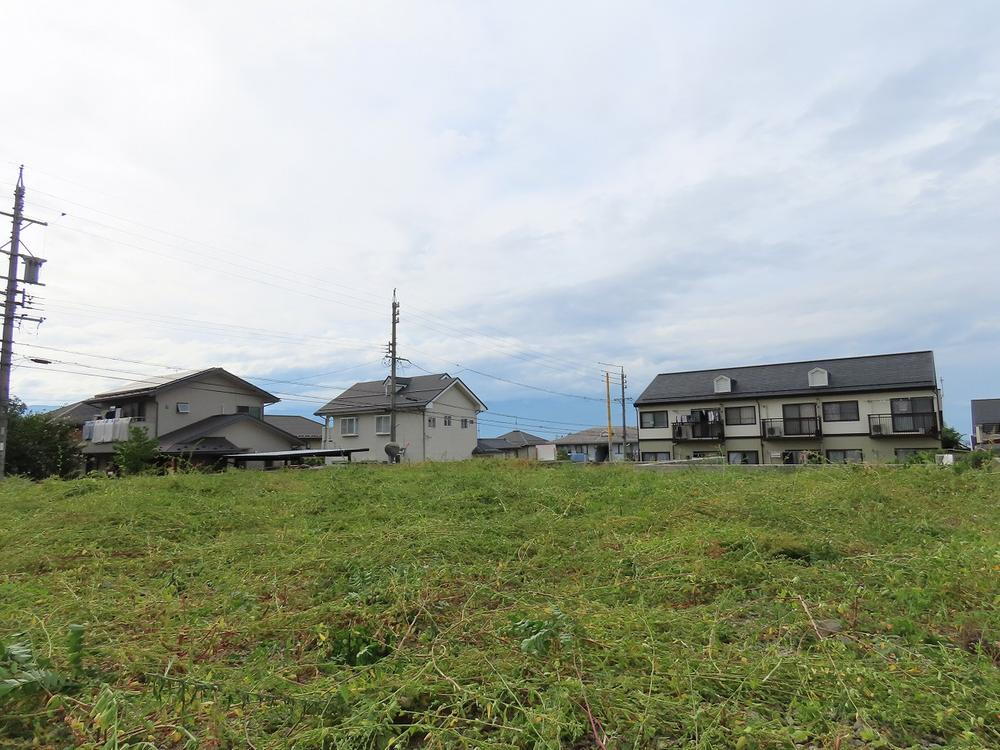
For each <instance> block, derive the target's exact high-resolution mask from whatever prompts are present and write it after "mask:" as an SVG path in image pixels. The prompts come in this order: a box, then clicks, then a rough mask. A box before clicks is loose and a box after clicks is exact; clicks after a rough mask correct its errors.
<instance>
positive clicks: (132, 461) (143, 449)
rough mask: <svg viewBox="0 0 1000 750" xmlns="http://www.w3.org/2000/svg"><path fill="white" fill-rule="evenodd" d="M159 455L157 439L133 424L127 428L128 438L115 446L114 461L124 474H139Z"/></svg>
mask: <svg viewBox="0 0 1000 750" xmlns="http://www.w3.org/2000/svg"><path fill="white" fill-rule="evenodd" d="M159 457H160V443H159V441H158V440H157V439H156V438H153V437H150V436H149V435H148V434H146V431H145V430H144V429H142V428H141V427H136V426H135V425H132V426H130V427H129V428H128V440H125V441H124V442H121V443H119V444H118V445H116V446H115V462H116V463H117V464H118V466H119V467H120V468H121V470H122V471H123V472H125V473H126V474H140V473H141V472H143V471H145V470H146V469H148V468H149V467H150V466H152V465H153V463H154V462H155V461H156V459H158V458H159Z"/></svg>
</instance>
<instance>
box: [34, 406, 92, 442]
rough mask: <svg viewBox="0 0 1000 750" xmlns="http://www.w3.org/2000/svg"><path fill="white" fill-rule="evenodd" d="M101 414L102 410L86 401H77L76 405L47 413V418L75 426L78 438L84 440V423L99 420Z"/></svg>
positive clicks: (61, 407)
mask: <svg viewBox="0 0 1000 750" xmlns="http://www.w3.org/2000/svg"><path fill="white" fill-rule="evenodd" d="M100 414H101V409H100V408H99V407H97V406H93V405H91V404H88V403H87V402H86V401H76V402H75V403H72V404H67V405H66V406H60V407H59V408H58V409H53V410H52V411H49V412H45V416H46V417H48V418H49V419H53V420H57V421H59V422H65V423H67V424H71V425H73V427H75V428H76V430H77V437H79V438H80V439H81V440H82V439H83V425H84V423H85V422H88V421H90V420H91V419H95V418H97V417H98V416H100Z"/></svg>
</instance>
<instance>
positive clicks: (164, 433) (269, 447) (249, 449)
mask: <svg viewBox="0 0 1000 750" xmlns="http://www.w3.org/2000/svg"><path fill="white" fill-rule="evenodd" d="M278 400H279V399H278V398H277V397H276V396H273V395H271V394H270V393H268V392H267V391H264V390H261V389H260V388H258V387H257V386H255V385H253V384H251V383H248V382H247V381H245V380H243V379H242V378H239V377H237V376H235V375H233V374H232V373H230V372H228V371H226V370H224V369H222V368H221V367H211V368H207V369H204V370H194V371H191V372H182V373H173V374H170V375H164V376H155V377H150V378H147V379H146V380H141V381H138V382H135V383H130V384H128V385H126V386H123V387H121V388H119V389H116V390H114V391H107V392H105V393H98V394H97V395H96V396H94V397H93V398H90V399H88V400H87V402H86V403H87V404H90V405H92V406H95V407H97V408H98V409H99V410H100V414H99V416H98V417H97V418H95V419H91V420H88V421H86V422H84V423H83V429H82V438H83V441H84V448H83V454H84V457H85V459H86V462H87V468H88V469H103V468H105V467H106V466H108V465H109V464H110V463H111V462H112V460H113V458H114V452H115V445H116V444H117V443H119V442H121V441H122V440H127V439H128V436H129V431H130V429H131V428H132V427H139V428H140V429H142V430H145V432H146V434H148V435H152V436H153V437H156V438H157V439H158V440H159V443H160V452H161V453H164V454H166V455H169V456H177V457H183V458H185V459H188V460H191V461H193V462H195V463H215V462H218V461H220V460H221V459H222V457H223V456H226V455H229V454H234V453H256V452H261V451H278V450H291V449H297V448H301V447H302V442H301V441H300V440H299V438H297V437H296V436H295V435H292V434H290V433H288V432H286V431H285V430H282V429H280V428H279V427H275V426H274V425H270V424H268V423H267V422H265V421H264V420H263V419H262V416H263V412H264V406H265V405H266V404H273V403H276V402H277V401H278Z"/></svg>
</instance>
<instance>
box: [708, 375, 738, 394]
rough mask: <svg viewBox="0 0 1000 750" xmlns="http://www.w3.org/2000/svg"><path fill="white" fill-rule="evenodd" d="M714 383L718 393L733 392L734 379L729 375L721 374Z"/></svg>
mask: <svg viewBox="0 0 1000 750" xmlns="http://www.w3.org/2000/svg"><path fill="white" fill-rule="evenodd" d="M712 383H713V386H714V390H715V392H716V393H732V392H733V379H732V378H731V377H729V376H728V375H719V376H718V377H717V378H716V379H715V380H713V381H712Z"/></svg>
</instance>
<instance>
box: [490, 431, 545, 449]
mask: <svg viewBox="0 0 1000 750" xmlns="http://www.w3.org/2000/svg"><path fill="white" fill-rule="evenodd" d="M496 439H497V440H505V441H507V443H508V447H510V448H523V447H525V446H526V445H543V444H545V443H547V442H549V441H548V440H546V439H545V438H540V437H538V436H537V435H532V434H531V433H529V432H524V431H523V430H511V431H510V432H507V433H504V434H503V435H499V436H498V437H497V438H496Z"/></svg>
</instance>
